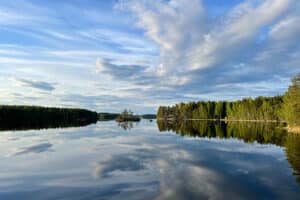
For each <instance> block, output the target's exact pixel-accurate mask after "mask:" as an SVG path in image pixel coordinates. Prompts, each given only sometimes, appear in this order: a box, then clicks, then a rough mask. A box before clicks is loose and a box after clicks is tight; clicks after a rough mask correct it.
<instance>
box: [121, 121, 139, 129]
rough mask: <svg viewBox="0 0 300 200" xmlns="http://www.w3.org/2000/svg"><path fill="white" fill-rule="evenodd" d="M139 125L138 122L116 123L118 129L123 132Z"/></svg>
mask: <svg viewBox="0 0 300 200" xmlns="http://www.w3.org/2000/svg"><path fill="white" fill-rule="evenodd" d="M138 124H139V122H130V121H125V122H118V125H119V127H121V128H122V129H124V130H131V129H132V128H134V127H136V126H137V125H138Z"/></svg>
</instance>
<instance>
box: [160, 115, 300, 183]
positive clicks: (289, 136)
mask: <svg viewBox="0 0 300 200" xmlns="http://www.w3.org/2000/svg"><path fill="white" fill-rule="evenodd" d="M157 126H158V129H159V131H160V132H164V131H174V132H176V134H179V135H181V136H189V137H206V138H237V139H240V140H243V141H244V142H246V143H253V142H257V143H259V144H273V145H277V146H281V147H284V148H285V152H286V156H287V160H288V161H289V163H290V165H291V167H292V169H293V171H294V175H295V176H296V178H297V181H298V183H300V135H298V134H293V133H287V131H286V130H285V129H283V126H282V125H281V124H277V123H262V122H227V123H225V122H216V121H197V120H191V121H184V122H176V123H172V122H170V121H164V120H158V121H157Z"/></svg>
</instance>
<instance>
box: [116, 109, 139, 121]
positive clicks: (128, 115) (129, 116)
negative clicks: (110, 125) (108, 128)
mask: <svg viewBox="0 0 300 200" xmlns="http://www.w3.org/2000/svg"><path fill="white" fill-rule="evenodd" d="M140 120H141V117H140V116H139V115H134V114H133V112H132V111H130V110H127V109H125V110H124V111H123V112H122V113H121V114H120V115H119V116H118V117H117V118H116V121H117V122H129V121H131V122H139V121H140Z"/></svg>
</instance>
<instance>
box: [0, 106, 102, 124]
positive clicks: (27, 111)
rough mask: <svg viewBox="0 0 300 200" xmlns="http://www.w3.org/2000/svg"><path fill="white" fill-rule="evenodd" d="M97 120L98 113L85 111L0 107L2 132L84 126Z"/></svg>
mask: <svg viewBox="0 0 300 200" xmlns="http://www.w3.org/2000/svg"><path fill="white" fill-rule="evenodd" d="M97 120H98V114H97V113H96V112H92V111H89V110H85V109H73V108H72V109H71V108H50V107H39V106H0V124H1V128H0V129H1V130H11V129H32V128H34V129H42V128H58V127H70V126H83V125H87V124H90V123H95V122H97Z"/></svg>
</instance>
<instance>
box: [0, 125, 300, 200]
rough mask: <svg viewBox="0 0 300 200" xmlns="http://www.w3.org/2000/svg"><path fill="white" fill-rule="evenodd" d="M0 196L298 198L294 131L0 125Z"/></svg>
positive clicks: (299, 145) (298, 149) (299, 142)
mask: <svg viewBox="0 0 300 200" xmlns="http://www.w3.org/2000/svg"><path fill="white" fill-rule="evenodd" d="M0 142H1V146H0V199H1V200H2V199H5V200H7V199H13V200H15V199H38V200H40V199H75V200H76V199H130V200H131V199H133V200H134V199H299V197H300V185H299V183H300V181H299V180H300V179H299V177H298V175H299V169H300V168H299V166H300V162H299V160H300V159H299V158H300V137H299V136H296V135H291V134H287V133H284V132H282V131H280V130H279V129H278V128H274V126H271V125H264V124H253V123H252V124H249V123H248V124H227V125H224V124H212V123H206V122H190V123H186V124H175V125H170V124H166V123H158V124H157V123H156V122H155V121H154V122H148V121H142V122H141V123H139V124H132V125H127V124H122V125H120V126H118V124H116V122H114V121H109V122H98V123H97V124H93V125H90V126H86V127H80V128H65V129H48V130H29V131H2V132H0Z"/></svg>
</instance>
